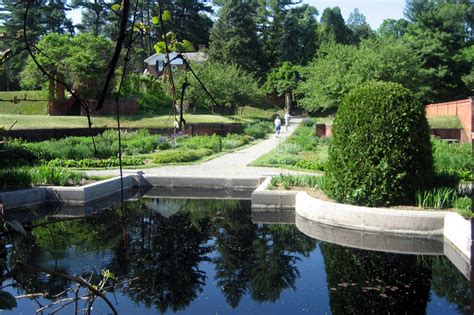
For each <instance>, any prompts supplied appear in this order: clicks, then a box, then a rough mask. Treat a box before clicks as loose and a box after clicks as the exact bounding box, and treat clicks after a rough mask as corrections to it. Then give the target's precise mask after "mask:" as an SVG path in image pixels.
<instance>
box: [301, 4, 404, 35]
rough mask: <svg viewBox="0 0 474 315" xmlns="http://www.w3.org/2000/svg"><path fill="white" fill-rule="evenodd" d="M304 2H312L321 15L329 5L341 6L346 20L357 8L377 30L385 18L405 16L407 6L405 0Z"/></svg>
mask: <svg viewBox="0 0 474 315" xmlns="http://www.w3.org/2000/svg"><path fill="white" fill-rule="evenodd" d="M303 2H304V3H308V4H311V5H312V6H314V7H316V8H317V9H318V11H319V17H321V14H323V11H324V9H325V8H327V7H336V6H338V7H339V8H341V13H342V16H343V17H344V20H346V22H347V19H348V18H349V14H350V13H351V12H352V11H354V9H355V8H357V9H359V12H360V13H362V14H363V15H365V17H366V18H367V23H369V24H370V27H372V29H374V30H377V29H378V28H379V26H380V24H382V22H383V20H385V19H396V20H398V19H401V18H403V9H404V8H405V0H332V1H329V0H304V1H303Z"/></svg>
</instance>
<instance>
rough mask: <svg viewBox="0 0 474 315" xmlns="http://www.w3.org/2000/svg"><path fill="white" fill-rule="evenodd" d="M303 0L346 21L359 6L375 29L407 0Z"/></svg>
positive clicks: (396, 13) (76, 12)
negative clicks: (334, 9) (335, 10)
mask: <svg viewBox="0 0 474 315" xmlns="http://www.w3.org/2000/svg"><path fill="white" fill-rule="evenodd" d="M303 2H304V3H309V4H311V5H312V6H314V7H316V8H317V9H318V11H319V17H321V14H322V13H323V11H324V9H325V8H327V7H335V6H338V7H339V8H341V12H342V16H343V17H344V19H345V20H346V21H347V18H348V17H349V14H350V13H351V12H352V11H354V9H355V8H358V9H359V12H360V13H362V14H364V15H365V17H366V18H367V22H368V23H369V24H370V26H371V27H372V28H373V29H374V30H376V29H378V28H379V26H380V24H381V23H382V21H383V20H384V19H400V18H403V9H404V8H405V0H331V1H330V0H303ZM70 14H71V13H70ZM80 14H81V13H80V11H79V10H74V11H73V13H72V14H71V16H72V17H73V20H74V22H75V23H80V21H81V17H80Z"/></svg>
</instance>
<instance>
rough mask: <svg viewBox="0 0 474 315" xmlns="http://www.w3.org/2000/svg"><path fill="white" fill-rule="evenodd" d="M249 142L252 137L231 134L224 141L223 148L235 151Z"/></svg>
mask: <svg viewBox="0 0 474 315" xmlns="http://www.w3.org/2000/svg"><path fill="white" fill-rule="evenodd" d="M249 142H250V137H249V136H247V135H239V134H232V133H229V134H228V135H226V136H225V138H223V139H222V148H223V149H225V150H229V149H234V148H238V147H241V146H243V145H246V144H247V143H249Z"/></svg>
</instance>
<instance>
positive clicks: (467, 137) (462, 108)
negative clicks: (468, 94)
mask: <svg viewBox="0 0 474 315" xmlns="http://www.w3.org/2000/svg"><path fill="white" fill-rule="evenodd" d="M473 107H474V101H473V99H472V98H468V99H465V100H459V101H454V102H446V103H437V104H429V105H426V107H425V110H426V116H428V117H430V116H458V117H459V120H460V121H461V123H462V126H463V129H464V132H462V133H461V141H462V142H471V141H472V125H473V117H474V114H473Z"/></svg>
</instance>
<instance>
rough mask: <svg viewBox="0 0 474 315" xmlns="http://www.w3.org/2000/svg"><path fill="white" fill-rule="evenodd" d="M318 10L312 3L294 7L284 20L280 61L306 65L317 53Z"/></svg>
mask: <svg viewBox="0 0 474 315" xmlns="http://www.w3.org/2000/svg"><path fill="white" fill-rule="evenodd" d="M317 14H318V11H317V10H316V8H315V7H312V6H310V5H307V4H305V5H302V6H298V7H293V8H291V9H290V10H288V12H287V13H286V15H285V17H284V20H283V42H282V43H281V46H282V55H281V56H280V60H279V62H280V63H281V62H285V61H287V62H291V63H294V64H298V65H305V64H307V63H308V62H309V61H311V60H312V59H313V57H314V55H315V53H316V41H317V38H316V31H317V26H318V23H317V21H316V16H317Z"/></svg>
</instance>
